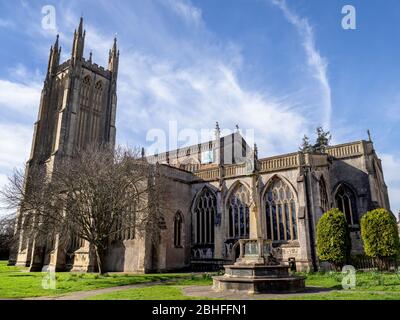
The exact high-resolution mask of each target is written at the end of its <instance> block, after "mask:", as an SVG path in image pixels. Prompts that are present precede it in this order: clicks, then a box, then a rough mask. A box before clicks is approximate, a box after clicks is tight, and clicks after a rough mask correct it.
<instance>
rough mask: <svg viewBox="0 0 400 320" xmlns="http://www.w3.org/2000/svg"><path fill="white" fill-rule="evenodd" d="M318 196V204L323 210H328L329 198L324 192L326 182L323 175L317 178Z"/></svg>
mask: <svg viewBox="0 0 400 320" xmlns="http://www.w3.org/2000/svg"><path fill="white" fill-rule="evenodd" d="M319 197H320V204H321V208H322V210H323V212H326V211H328V210H329V200H328V193H327V192H326V184H325V180H324V178H323V177H321V179H320V180H319Z"/></svg>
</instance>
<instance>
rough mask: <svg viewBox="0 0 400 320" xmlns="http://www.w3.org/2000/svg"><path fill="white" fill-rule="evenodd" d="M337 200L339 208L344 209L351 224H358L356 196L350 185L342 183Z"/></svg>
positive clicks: (337, 192) (336, 196)
mask: <svg viewBox="0 0 400 320" xmlns="http://www.w3.org/2000/svg"><path fill="white" fill-rule="evenodd" d="M335 201H336V205H337V207H338V209H339V210H340V211H342V212H343V213H344V214H345V216H346V220H347V223H348V224H349V225H357V224H358V223H359V221H358V214H357V204H356V196H355V194H354V192H353V190H351V189H350V188H349V187H348V186H346V185H345V184H342V185H341V186H340V187H339V188H338V189H337V191H336V195H335Z"/></svg>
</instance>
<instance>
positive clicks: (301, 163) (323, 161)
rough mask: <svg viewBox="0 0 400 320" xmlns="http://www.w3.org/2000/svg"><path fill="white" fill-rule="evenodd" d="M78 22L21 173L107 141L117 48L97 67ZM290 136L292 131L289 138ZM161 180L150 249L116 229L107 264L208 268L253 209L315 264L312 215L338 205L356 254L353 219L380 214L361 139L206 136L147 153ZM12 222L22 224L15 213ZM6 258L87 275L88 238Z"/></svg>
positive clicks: (28, 245)
mask: <svg viewBox="0 0 400 320" xmlns="http://www.w3.org/2000/svg"><path fill="white" fill-rule="evenodd" d="M84 42H85V32H84V30H83V21H82V19H81V21H80V24H79V27H78V29H77V30H76V31H75V34H74V40H73V47H72V54H71V57H70V59H68V60H67V61H65V62H62V63H60V52H61V48H59V44H58V38H57V40H56V42H55V44H54V46H52V48H51V50H50V57H49V64H48V72H47V76H46V80H45V82H44V87H43V91H42V95H41V101H40V107H39V116H38V120H37V122H36V123H35V131H34V136H33V142H32V151H31V155H30V158H29V161H28V162H27V170H29V168H30V166H32V165H34V164H40V165H44V166H46V168H47V169H48V170H49V172H51V170H52V169H51V168H52V167H53V166H54V165H55V163H56V162H57V161H59V160H60V159H62V158H64V157H66V156H71V155H72V151H73V150H74V148H77V147H82V146H84V145H85V144H89V143H93V142H98V143H99V144H100V143H109V144H111V145H114V144H115V136H116V128H115V119H116V111H117V110H116V107H117V92H116V88H117V77H118V62H119V51H118V49H117V44H116V40H115V41H114V44H113V47H112V49H111V50H110V52H109V63H108V66H107V67H106V68H104V67H101V66H98V65H97V64H95V63H94V62H93V61H92V56H91V55H90V57H89V59H85V58H84V57H83V52H84ZM299 138H301V137H299ZM147 160H148V161H149V162H150V163H154V164H157V165H158V166H159V167H160V168H161V169H162V170H163V172H164V173H165V175H166V176H167V177H168V182H167V183H168V188H169V190H172V193H173V194H174V196H173V197H170V198H169V199H168V201H169V203H168V210H167V211H166V212H163V221H162V223H161V224H160V228H161V231H160V232H161V239H160V241H159V243H158V244H157V246H155V245H154V243H153V242H152V240H151V235H149V236H145V237H141V238H138V237H135V236H134V234H133V235H126V236H125V237H123V238H121V239H119V241H113V243H112V245H111V247H110V249H109V252H108V255H107V270H108V271H125V272H128V271H129V272H163V271H178V270H185V269H186V270H189V269H191V270H215V269H218V268H219V267H220V266H221V265H223V264H230V263H232V262H233V261H234V260H235V259H236V258H237V256H238V240H239V239H248V238H249V237H251V236H252V235H251V234H250V228H249V226H250V224H251V219H253V215H254V214H256V215H258V216H259V217H260V219H261V220H260V221H261V225H260V228H261V230H263V233H264V234H263V236H264V238H265V239H269V240H271V241H272V244H273V248H274V255H275V257H276V258H277V259H279V260H280V261H281V262H282V263H284V264H289V262H290V263H292V264H294V265H295V266H296V269H297V270H316V269H318V268H319V267H320V265H321V263H320V262H319V260H318V257H317V254H316V245H315V243H316V225H317V222H318V220H319V218H320V217H321V215H322V214H323V213H324V212H326V211H327V210H329V209H331V208H339V209H340V210H341V211H342V212H343V213H344V214H345V216H346V219H347V222H348V225H349V227H350V231H351V239H352V251H353V253H362V252H363V247H362V241H361V235H360V219H361V216H362V215H363V214H364V213H366V212H367V211H369V210H371V209H374V208H378V207H380V208H385V209H387V210H390V205H389V198H388V191H387V187H386V184H385V180H384V175H383V169H382V163H381V160H380V159H379V157H378V155H377V154H376V152H375V149H374V144H373V142H372V141H371V139H370V138H369V139H367V140H359V141H351V142H348V143H344V144H340V145H335V146H330V147H328V148H327V149H326V150H324V152H318V153H316V152H300V151H294V152H293V153H289V154H282V155H276V156H271V157H267V158H259V157H258V151H257V147H256V146H249V145H248V143H247V142H246V141H245V139H244V138H243V137H242V135H241V134H240V131H236V132H234V133H232V134H230V135H227V136H221V133H220V130H219V127H218V124H217V126H216V128H215V137H214V139H212V140H211V141H207V142H204V143H200V144H197V145H193V146H190V147H185V148H180V149H177V150H171V151H168V152H165V153H160V154H156V155H152V156H149V157H147ZM20 220H21V221H19V223H22V224H23V221H22V220H23V219H20ZM17 251H18V252H17V253H16V254H15V255H14V256H13V257H12V258H11V260H10V263H13V264H17V265H22V266H29V267H31V269H32V270H40V269H41V268H42V267H43V266H46V265H49V266H54V267H55V268H56V269H57V270H73V271H93V270H94V269H95V267H96V263H95V255H94V252H93V250H92V248H91V247H90V245H89V244H88V243H85V242H84V241H78V242H75V243H73V244H71V245H70V247H69V248H66V249H60V248H57V246H56V247H55V249H53V250H52V251H51V252H47V253H46V254H45V253H44V252H46V250H38V249H37V248H35V245H34V241H33V239H24V236H23V232H21V234H20V236H19V243H18V250H17Z"/></svg>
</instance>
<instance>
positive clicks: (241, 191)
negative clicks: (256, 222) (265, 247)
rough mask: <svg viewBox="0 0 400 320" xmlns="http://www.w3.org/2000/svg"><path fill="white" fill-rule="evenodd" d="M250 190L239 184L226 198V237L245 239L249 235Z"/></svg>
mask: <svg viewBox="0 0 400 320" xmlns="http://www.w3.org/2000/svg"><path fill="white" fill-rule="evenodd" d="M249 206H250V192H249V191H248V190H247V188H246V187H245V186H244V185H242V184H239V185H238V186H237V187H236V188H235V190H234V191H233V192H232V193H231V195H230V197H229V200H228V205H227V207H228V214H229V215H228V223H229V227H228V237H229V238H233V239H245V238H248V237H249V212H250V209H249Z"/></svg>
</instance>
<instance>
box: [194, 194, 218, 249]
mask: <svg viewBox="0 0 400 320" xmlns="http://www.w3.org/2000/svg"><path fill="white" fill-rule="evenodd" d="M216 213H217V199H216V197H215V195H214V194H213V193H212V192H211V191H210V190H209V189H207V188H205V189H204V190H203V191H202V192H201V194H200V196H199V197H198V198H197V201H196V205H195V207H194V243H195V244H214V221H215V215H216Z"/></svg>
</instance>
